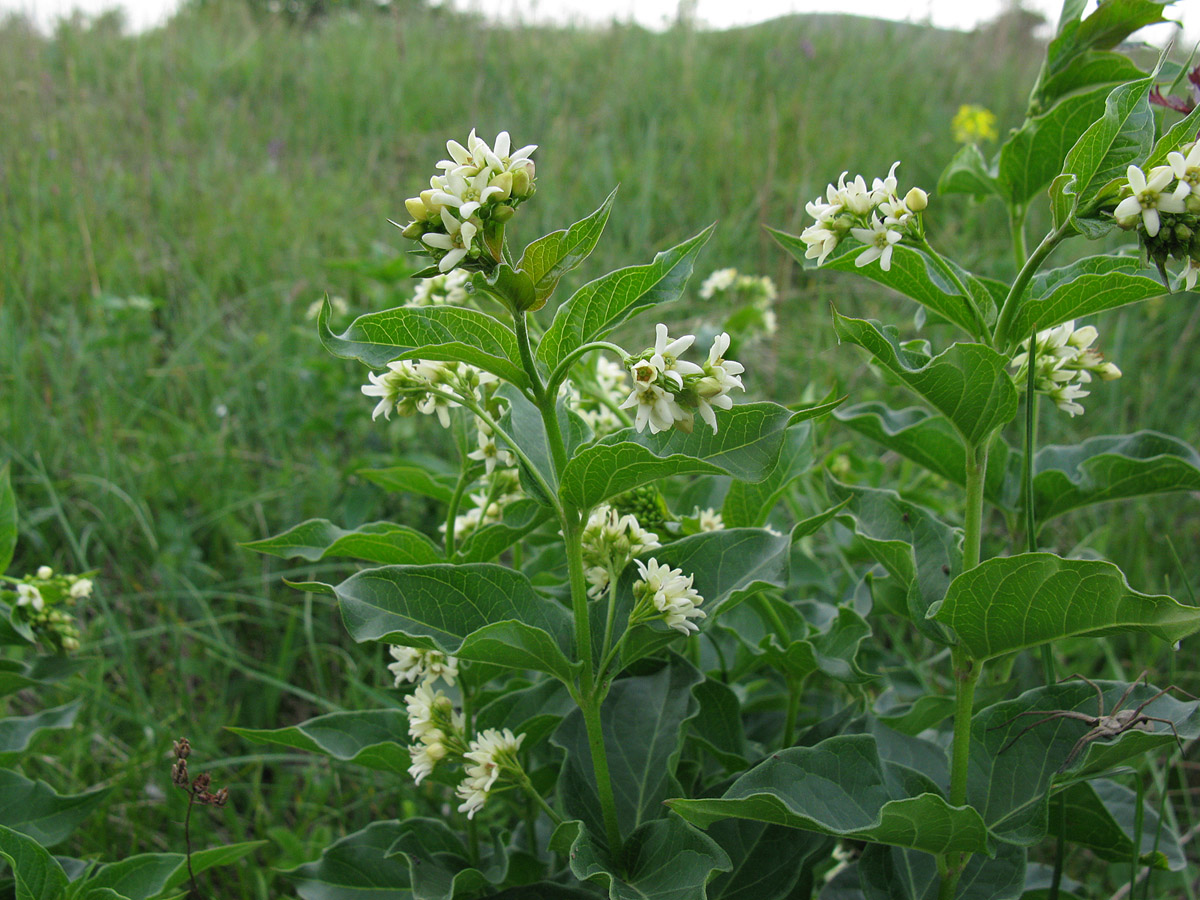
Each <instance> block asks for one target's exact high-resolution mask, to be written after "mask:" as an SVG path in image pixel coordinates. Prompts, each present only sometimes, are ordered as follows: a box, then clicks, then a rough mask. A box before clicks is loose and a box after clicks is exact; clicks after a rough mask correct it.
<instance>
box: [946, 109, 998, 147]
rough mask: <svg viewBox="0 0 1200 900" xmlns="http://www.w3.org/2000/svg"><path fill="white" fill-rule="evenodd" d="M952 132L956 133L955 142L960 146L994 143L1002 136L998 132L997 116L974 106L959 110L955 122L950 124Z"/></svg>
mask: <svg viewBox="0 0 1200 900" xmlns="http://www.w3.org/2000/svg"><path fill="white" fill-rule="evenodd" d="M950 130H951V131H952V132H953V133H954V140H955V141H957V142H958V143H960V144H974V143H978V142H979V141H994V140H996V138H997V137H999V136H1000V133H999V132H998V131H997V130H996V114H995V113H994V112H992V111H991V110H990V109H987V108H986V107H983V106H975V105H974V104H964V105H962V106H960V107H959V108H958V112H957V113H956V114H955V116H954V121H952V122H951V123H950Z"/></svg>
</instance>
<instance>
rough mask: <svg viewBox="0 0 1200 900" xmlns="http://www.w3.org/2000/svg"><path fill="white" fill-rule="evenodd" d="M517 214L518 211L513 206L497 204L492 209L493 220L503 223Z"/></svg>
mask: <svg viewBox="0 0 1200 900" xmlns="http://www.w3.org/2000/svg"><path fill="white" fill-rule="evenodd" d="M516 214H517V211H516V210H515V209H513V208H512V207H511V206H497V207H496V208H495V209H493V210H492V221H493V222H498V223H499V224H501V225H503V224H504V223H505V222H507V221H508V220H509V219H511V218H512V217H513V216H515V215H516Z"/></svg>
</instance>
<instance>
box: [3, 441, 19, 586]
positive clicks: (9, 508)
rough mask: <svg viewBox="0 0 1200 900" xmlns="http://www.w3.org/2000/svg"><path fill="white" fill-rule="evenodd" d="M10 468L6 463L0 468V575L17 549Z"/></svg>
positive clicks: (14, 500)
mask: <svg viewBox="0 0 1200 900" xmlns="http://www.w3.org/2000/svg"><path fill="white" fill-rule="evenodd" d="M11 468H12V467H11V465H10V464H9V463H7V462H6V463H4V465H2V466H0V575H3V574H4V572H5V570H7V569H8V565H9V563H11V562H12V558H13V553H15V552H16V549H17V498H16V495H15V494H13V489H12V479H11Z"/></svg>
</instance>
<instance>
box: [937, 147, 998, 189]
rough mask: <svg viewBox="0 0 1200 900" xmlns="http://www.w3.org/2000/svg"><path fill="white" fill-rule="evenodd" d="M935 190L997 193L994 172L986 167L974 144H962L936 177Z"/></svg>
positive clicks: (985, 162)
mask: <svg viewBox="0 0 1200 900" xmlns="http://www.w3.org/2000/svg"><path fill="white" fill-rule="evenodd" d="M937 192H938V194H939V195H943V194H973V195H975V196H977V197H981V196H985V195H987V194H999V193H1000V191H999V188H998V187H997V184H996V173H995V172H993V171H991V170H990V169H989V167H988V164H987V161H986V160H985V159H984V158H983V154H982V153H980V152H979V147H977V146H976V145H975V144H964V145H963V146H962V147H961V148H960V149H959V151H958V152H957V153H955V154H954V156H953V158H951V160H950V162H949V163H948V164H947V165H946V168H945V169H944V170H943V171H942V174H941V175H940V176H939V177H938V183H937Z"/></svg>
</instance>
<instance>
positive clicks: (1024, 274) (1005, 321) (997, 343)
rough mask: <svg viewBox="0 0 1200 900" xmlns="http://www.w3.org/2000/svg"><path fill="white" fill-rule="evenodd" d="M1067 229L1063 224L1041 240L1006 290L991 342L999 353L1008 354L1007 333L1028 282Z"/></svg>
mask: <svg viewBox="0 0 1200 900" xmlns="http://www.w3.org/2000/svg"><path fill="white" fill-rule="evenodd" d="M1069 228H1070V223H1069V222H1064V223H1063V224H1062V225H1061V226H1060V227H1058V228H1057V229H1055V230H1054V231H1051V232H1050V233H1049V234H1047V235H1046V236H1045V237H1044V238H1042V242H1041V243H1040V244H1038V246H1037V249H1036V250H1034V251H1033V255H1032V256H1030V257H1029V259H1027V260H1025V265H1023V266H1022V267H1021V271H1020V272H1018V273H1017V277H1016V280H1014V281H1013V283H1012V287H1010V288H1009V289H1008V294H1007V295H1006V296H1005V298H1004V303H1003V305H1002V306H1001V307H1000V316H999V318H998V319H997V320H996V333H995V337H994V338H993V340H992V346H993V347H995V348H996V349H997V350H999V351H1000V352H1001V353H1007V352H1008V333H1009V331H1011V330H1012V326H1013V321H1014V320H1015V319H1016V315H1017V310H1018V309H1019V308H1020V306H1021V295H1022V294H1024V293H1025V288H1026V287H1028V286H1029V280H1030V279H1031V278H1033V276H1034V275H1035V274H1036V273H1037V271H1038V269H1040V268H1041V267H1042V263H1044V262H1045V261H1046V257H1048V256H1049V255H1050V254H1051V253H1052V252H1053V250H1054V248H1055V247H1057V246H1058V245H1059V244H1060V243H1062V241H1063V239H1064V238H1065V237H1066V236H1067V232H1068V230H1069Z"/></svg>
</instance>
